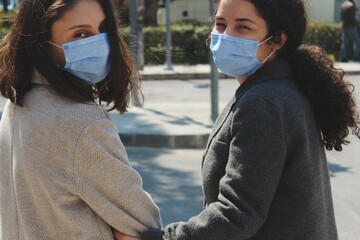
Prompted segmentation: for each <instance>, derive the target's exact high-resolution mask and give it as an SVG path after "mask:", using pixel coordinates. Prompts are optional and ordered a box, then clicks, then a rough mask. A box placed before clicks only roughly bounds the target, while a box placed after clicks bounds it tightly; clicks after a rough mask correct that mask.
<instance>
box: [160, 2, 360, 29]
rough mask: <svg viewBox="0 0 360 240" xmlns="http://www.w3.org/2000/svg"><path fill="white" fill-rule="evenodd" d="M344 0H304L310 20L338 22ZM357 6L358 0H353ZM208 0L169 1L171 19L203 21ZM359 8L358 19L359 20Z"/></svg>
mask: <svg viewBox="0 0 360 240" xmlns="http://www.w3.org/2000/svg"><path fill="white" fill-rule="evenodd" d="M343 1H344V0H305V2H306V5H307V11H308V16H309V19H310V20H311V21H325V22H340V5H341V3H342V2H343ZM355 3H356V4H357V6H358V8H359V7H360V0H355ZM209 4H210V1H209V0H173V1H172V2H171V19H172V21H189V20H197V21H201V22H205V21H207V20H208V18H209ZM359 12H360V10H359V11H358V13H357V14H358V19H359V20H360V13H359ZM165 16H166V13H165V9H164V8H163V7H160V8H159V10H158V16H157V17H158V18H157V21H158V24H164V23H165Z"/></svg>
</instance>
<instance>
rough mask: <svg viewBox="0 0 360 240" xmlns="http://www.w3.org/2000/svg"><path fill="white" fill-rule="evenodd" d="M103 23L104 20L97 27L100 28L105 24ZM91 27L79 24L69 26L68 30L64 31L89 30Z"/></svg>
mask: <svg viewBox="0 0 360 240" xmlns="http://www.w3.org/2000/svg"><path fill="white" fill-rule="evenodd" d="M105 21H106V19H104V20H103V21H102V22H101V23H100V25H99V27H101V26H103V25H104V24H105ZM91 27H92V26H91V25H90V24H79V25H74V26H71V27H70V28H69V29H68V30H66V31H70V30H74V29H78V28H91Z"/></svg>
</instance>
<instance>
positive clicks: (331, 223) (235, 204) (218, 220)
mask: <svg viewBox="0 0 360 240" xmlns="http://www.w3.org/2000/svg"><path fill="white" fill-rule="evenodd" d="M202 176H203V191H204V195H205V209H204V210H203V211H202V212H201V213H200V214H199V215H197V216H195V217H193V218H191V219H190V220H189V221H188V222H178V223H173V224H171V225H169V226H167V227H166V228H165V229H164V235H163V238H164V239H169V240H175V239H176V240H180V239H181V240H192V239H193V240H195V239H197V240H243V239H251V240H335V239H337V230H336V224H335V218H334V210H333V203H332V196H331V188H330V179H329V173H328V167H327V160H326V156H325V150H324V146H323V144H322V141H321V134H320V131H319V129H318V127H317V124H316V122H315V119H314V114H313V112H312V108H311V106H310V104H309V102H308V100H307V99H306V97H305V96H304V95H303V94H302V92H301V91H300V90H299V88H298V87H297V85H296V84H295V83H294V81H293V77H292V71H291V67H290V65H289V63H288V62H286V61H285V60H277V61H275V62H271V63H268V64H266V65H264V66H263V67H262V68H261V69H260V70H259V71H258V72H257V73H256V74H254V75H253V76H251V77H249V78H248V79H247V81H245V83H244V84H242V85H241V86H240V87H239V88H238V90H237V91H236V95H235V97H234V99H233V100H232V101H231V102H230V103H229V104H228V105H227V107H226V108H225V110H224V111H223V112H222V114H221V115H220V116H219V118H218V119H217V122H216V123H215V125H214V127H213V130H212V133H211V135H210V138H209V141H208V144H207V148H206V151H205V154H204V160H203V165H202Z"/></svg>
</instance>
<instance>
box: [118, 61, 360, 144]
mask: <svg viewBox="0 0 360 240" xmlns="http://www.w3.org/2000/svg"><path fill="white" fill-rule="evenodd" d="M336 66H337V67H339V68H341V69H343V70H344V71H345V73H346V75H347V76H350V77H351V76H352V78H354V75H360V63H354V62H349V63H336ZM141 74H142V76H143V79H144V81H143V86H144V89H145V98H148V96H149V94H150V95H151V94H152V95H154V94H156V95H157V96H154V97H153V98H151V97H150V99H149V101H148V102H145V104H144V106H143V107H142V108H140V107H132V108H131V109H130V110H129V112H128V113H127V114H125V115H118V114H116V113H113V114H111V116H112V117H113V119H114V121H115V122H116V124H117V127H118V129H119V133H120V136H121V138H122V141H123V142H124V143H125V144H126V145H128V146H143V147H170V148H203V147H204V146H205V144H206V140H207V137H208V135H209V133H210V130H211V125H212V122H211V121H210V113H211V106H210V102H211V101H210V100H211V99H210V81H209V78H210V66H209V65H206V64H204V65H195V66H184V65H174V66H173V70H172V71H170V70H165V66H145V68H144V70H143V71H141ZM220 78H221V80H220V81H219V86H220V87H219V94H220V95H221V94H222V95H223V96H224V97H222V96H220V97H219V111H221V109H222V108H223V106H224V105H225V104H226V103H227V101H228V100H229V99H230V97H231V96H232V95H233V94H234V92H235V89H236V88H237V86H238V85H237V83H236V81H235V80H233V79H231V78H228V77H226V76H225V75H223V74H220ZM191 79H203V80H202V82H203V84H200V83H199V84H198V85H202V87H200V89H202V90H204V91H206V93H208V95H207V96H205V93H200V92H199V87H198V86H187V87H186V86H184V85H185V84H184V82H187V81H192V80H191ZM184 80H186V81H184ZM193 81H194V80H193ZM225 82H228V83H227V85H229V86H228V87H224V84H225ZM359 82H360V81H359ZM359 88H360V86H359ZM198 95H202V96H204V97H203V98H202V99H201V100H200V99H198V100H196V96H198ZM176 96H181V97H182V98H181V99H178V101H171V99H173V98H176ZM153 99H160V100H158V102H154V101H153ZM194 99H195V100H194ZM204 99H205V100H204Z"/></svg>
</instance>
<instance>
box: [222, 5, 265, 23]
mask: <svg viewBox="0 0 360 240" xmlns="http://www.w3.org/2000/svg"><path fill="white" fill-rule="evenodd" d="M216 16H217V17H222V18H225V20H226V21H235V20H236V19H239V18H248V19H250V20H252V21H254V22H264V19H263V18H262V17H261V16H260V14H259V12H258V11H257V9H256V8H255V5H254V4H252V3H251V2H250V1H249V0H221V1H220V2H219V5H218V10H217V13H216Z"/></svg>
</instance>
